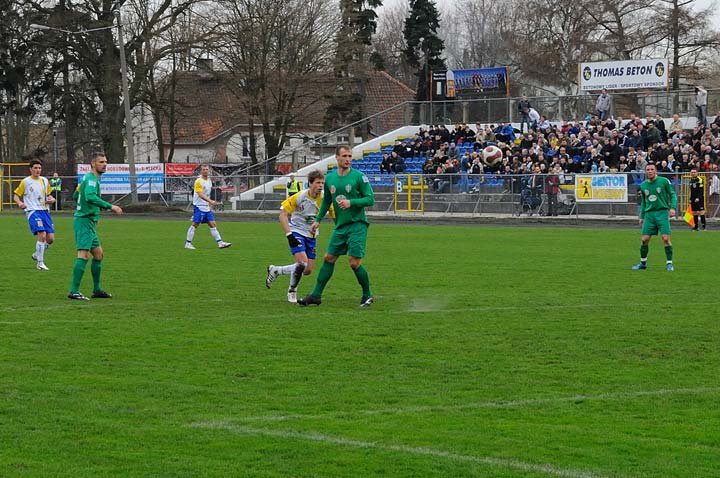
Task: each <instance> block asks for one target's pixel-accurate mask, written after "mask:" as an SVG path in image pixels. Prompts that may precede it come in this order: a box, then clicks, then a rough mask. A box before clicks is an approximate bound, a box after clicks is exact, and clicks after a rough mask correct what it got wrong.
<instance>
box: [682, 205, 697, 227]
mask: <svg viewBox="0 0 720 478" xmlns="http://www.w3.org/2000/svg"><path fill="white" fill-rule="evenodd" d="M683 219H685V222H687V223H688V226H690V227H692V228H693V229H694V228H695V216H693V213H692V208H691V207H690V205H689V204H688V207H687V209H686V210H685V214H684V215H683Z"/></svg>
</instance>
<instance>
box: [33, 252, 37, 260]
mask: <svg viewBox="0 0 720 478" xmlns="http://www.w3.org/2000/svg"><path fill="white" fill-rule="evenodd" d="M32 260H34V261H35V262H37V254H35V253H34V252H33V254H32Z"/></svg>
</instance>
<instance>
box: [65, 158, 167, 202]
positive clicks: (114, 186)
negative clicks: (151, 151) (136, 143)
mask: <svg viewBox="0 0 720 478" xmlns="http://www.w3.org/2000/svg"><path fill="white" fill-rule="evenodd" d="M163 166H164V165H163V164H161V163H156V164H137V165H135V174H136V179H137V186H138V193H140V194H148V193H150V192H152V193H153V194H159V193H164V192H165V175H164V173H163V170H164V169H163ZM77 168H78V181H82V178H83V176H85V174H86V173H89V172H90V165H89V164H78V165H77ZM151 187H152V191H151V190H150V188H151ZM100 192H101V193H102V194H129V193H130V166H128V165H127V164H108V165H107V169H106V170H105V174H103V175H102V176H101V177H100Z"/></svg>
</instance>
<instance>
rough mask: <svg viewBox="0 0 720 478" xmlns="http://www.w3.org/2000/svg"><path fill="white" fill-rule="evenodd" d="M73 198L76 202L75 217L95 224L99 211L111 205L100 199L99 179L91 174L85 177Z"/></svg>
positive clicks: (98, 217)
mask: <svg viewBox="0 0 720 478" xmlns="http://www.w3.org/2000/svg"><path fill="white" fill-rule="evenodd" d="M73 197H74V198H75V199H76V200H77V211H75V217H86V218H88V219H92V220H93V221H95V222H97V221H98V220H99V219H100V210H101V209H110V208H112V204H110V203H109V202H107V201H104V200H103V199H102V198H101V197H100V178H99V177H97V176H95V174H94V173H92V172H89V173H87V174H86V175H85V177H84V178H83V180H82V182H81V183H80V186H79V187H78V190H77V191H75V194H74V195H73Z"/></svg>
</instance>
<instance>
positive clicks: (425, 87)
mask: <svg viewBox="0 0 720 478" xmlns="http://www.w3.org/2000/svg"><path fill="white" fill-rule="evenodd" d="M439 27H440V14H439V13H438V10H437V8H436V7H435V2H434V1H433V0H410V12H409V14H408V17H407V18H406V19H405V28H404V29H403V36H404V37H405V41H406V43H407V47H406V49H405V59H406V60H407V62H408V64H409V65H410V66H412V67H414V68H416V73H415V74H416V75H417V77H418V82H417V89H416V91H417V93H416V98H417V99H418V100H421V101H422V100H429V99H430V92H429V77H430V71H432V70H444V69H445V60H443V58H442V56H441V55H442V53H443V49H444V48H445V45H444V43H443V41H442V40H441V39H440V37H439V36H438V33H437V31H438V28H439Z"/></svg>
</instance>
